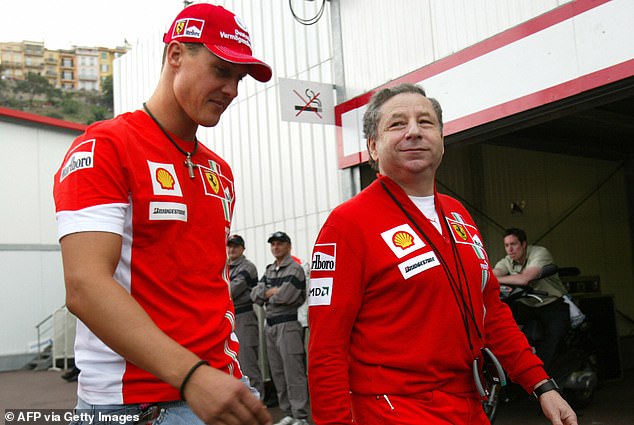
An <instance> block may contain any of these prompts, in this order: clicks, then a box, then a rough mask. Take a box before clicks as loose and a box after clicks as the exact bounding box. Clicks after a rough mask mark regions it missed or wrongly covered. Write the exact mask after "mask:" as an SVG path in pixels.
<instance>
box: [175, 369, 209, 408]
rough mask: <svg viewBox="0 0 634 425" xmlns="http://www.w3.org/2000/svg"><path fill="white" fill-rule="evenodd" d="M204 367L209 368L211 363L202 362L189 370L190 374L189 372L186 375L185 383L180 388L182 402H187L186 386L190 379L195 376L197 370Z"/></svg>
mask: <svg viewBox="0 0 634 425" xmlns="http://www.w3.org/2000/svg"><path fill="white" fill-rule="evenodd" d="M202 365H207V366H209V362H207V361H206V360H200V361H199V362H198V363H196V364H195V365H193V366H192V368H191V369H189V372H187V375H185V378H184V379H183V383H182V384H181V386H180V388H179V390H178V391H179V393H180V395H181V400H183V401H185V386H186V385H187V382H188V381H189V378H191V377H192V375H193V374H194V372H196V369H198V368H199V367H201V366H202Z"/></svg>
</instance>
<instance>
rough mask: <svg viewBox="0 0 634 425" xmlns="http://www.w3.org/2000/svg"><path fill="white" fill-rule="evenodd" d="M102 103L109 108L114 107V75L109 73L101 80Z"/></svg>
mask: <svg viewBox="0 0 634 425" xmlns="http://www.w3.org/2000/svg"><path fill="white" fill-rule="evenodd" d="M101 94H102V96H103V97H102V105H103V106H105V107H106V108H107V109H108V110H112V109H113V108H114V84H113V82H112V75H108V76H107V77H105V78H104V79H103V80H102V81H101Z"/></svg>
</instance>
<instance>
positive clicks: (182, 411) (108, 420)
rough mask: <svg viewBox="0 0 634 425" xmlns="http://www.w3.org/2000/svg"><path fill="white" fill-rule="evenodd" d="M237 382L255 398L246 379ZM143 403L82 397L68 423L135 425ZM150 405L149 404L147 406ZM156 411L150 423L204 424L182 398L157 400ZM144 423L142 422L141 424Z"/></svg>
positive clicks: (140, 414)
mask: <svg viewBox="0 0 634 425" xmlns="http://www.w3.org/2000/svg"><path fill="white" fill-rule="evenodd" d="M240 381H242V383H243V384H244V385H246V386H247V388H249V390H250V391H251V393H252V394H253V395H254V396H255V397H259V396H260V394H259V393H258V391H257V390H256V389H255V388H253V387H252V386H251V385H250V384H249V378H247V377H246V376H243V377H242V378H241V379H240ZM147 406H148V405H147V404H146V405H140V404H104V405H100V404H88V403H86V402H85V401H84V400H82V399H81V398H78V399H77V407H75V417H76V418H77V419H76V420H73V421H72V422H71V423H70V424H69V425H134V424H135V423H137V422H138V421H139V420H140V419H142V416H143V414H144V412H146V410H144V408H145V409H147ZM150 406H151V405H150ZM156 406H157V408H158V409H159V414H158V417H156V419H154V420H153V421H151V422H150V423H151V424H152V425H204V423H203V421H201V420H200V418H199V417H198V416H196V414H195V413H194V411H193V410H192V409H191V408H190V407H189V405H188V404H187V403H186V402H185V401H174V402H168V403H157V405H156ZM145 423H146V422H141V424H140V425H144V424H145Z"/></svg>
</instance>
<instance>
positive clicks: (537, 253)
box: [526, 246, 555, 267]
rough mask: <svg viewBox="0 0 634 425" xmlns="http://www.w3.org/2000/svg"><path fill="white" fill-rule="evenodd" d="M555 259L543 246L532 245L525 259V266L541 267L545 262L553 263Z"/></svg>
mask: <svg viewBox="0 0 634 425" xmlns="http://www.w3.org/2000/svg"><path fill="white" fill-rule="evenodd" d="M554 262H555V260H554V259H553V256H552V255H551V254H550V251H548V250H547V249H546V248H544V247H543V246H533V247H532V249H531V251H530V253H529V254H528V258H527V260H526V267H543V266H545V265H547V264H553V263H554Z"/></svg>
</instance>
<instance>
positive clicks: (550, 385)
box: [533, 378, 560, 399]
mask: <svg viewBox="0 0 634 425" xmlns="http://www.w3.org/2000/svg"><path fill="white" fill-rule="evenodd" d="M552 390H555V391H557V392H559V391H560V390H559V386H558V385H557V383H556V382H555V380H554V379H552V378H550V379H549V380H548V381H546V382H544V383H543V384H541V385H540V386H539V387H537V388H535V389H534V390H533V396H534V397H535V398H536V399H539V396H541V395H542V394H544V393H545V392H548V391H552Z"/></svg>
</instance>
